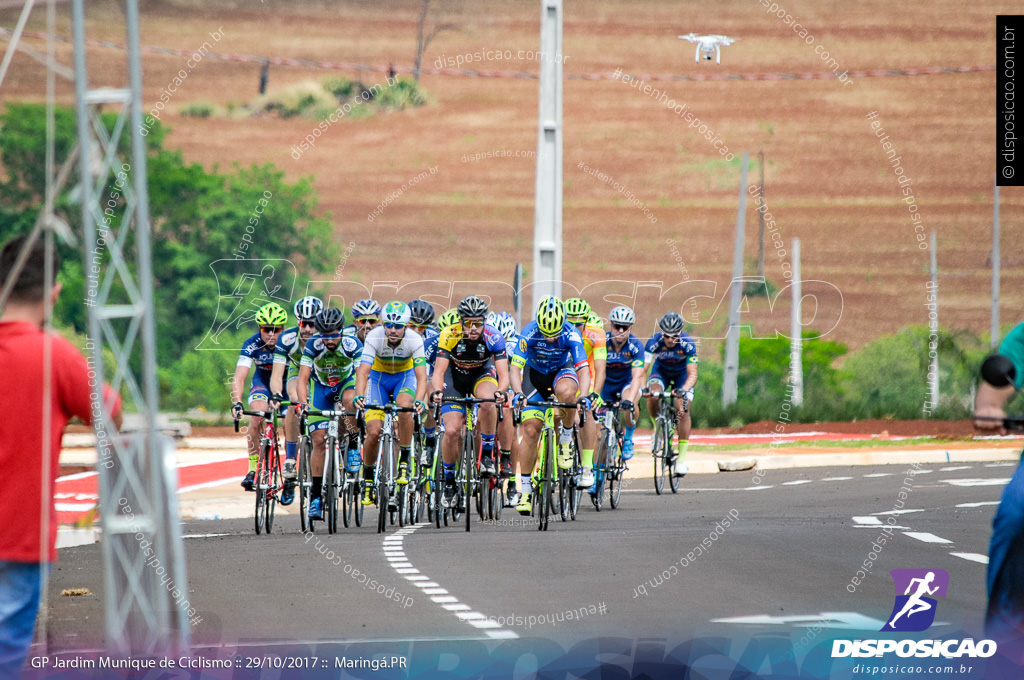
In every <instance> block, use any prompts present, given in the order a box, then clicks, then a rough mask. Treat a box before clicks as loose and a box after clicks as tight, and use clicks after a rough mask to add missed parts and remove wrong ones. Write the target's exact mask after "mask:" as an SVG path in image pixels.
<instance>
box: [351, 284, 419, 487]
mask: <svg viewBox="0 0 1024 680" xmlns="http://www.w3.org/2000/svg"><path fill="white" fill-rule="evenodd" d="M411 317H412V315H411V314H410V312H409V305H407V304H405V303H404V302H389V303H388V304H387V305H386V306H385V307H384V310H383V311H382V313H381V315H380V318H381V321H382V323H381V325H380V326H377V327H376V328H374V329H373V330H372V331H370V332H369V333H367V334H366V341H365V342H364V343H363V354H362V357H361V359H360V363H359V366H358V367H357V368H356V397H355V399H354V400H353V403H354V405H355V406H356V408H359V409H362V408H364V406H365V404H366V403H367V401H369V402H370V403H373V404H379V405H384V404H388V403H390V402H391V401H394V402H395V403H396V404H397V405H398V406H400V407H404V408H408V407H410V406H415V407H416V409H417V410H418V411H419V412H420V414H421V415H422V414H423V411H425V410H426V404H425V403H424V402H423V398H424V396H425V395H426V391H427V359H426V356H425V354H424V352H423V338H422V337H421V336H420V334H419V333H416V332H415V331H411V332H410V331H409V330H408V328H407V327H408V324H409V319H410V318H411ZM383 421H384V413H383V412H381V411H377V410H369V411H367V413H366V440H365V441H364V442H363V462H364V466H363V480H364V483H363V500H362V503H363V505H372V504H373V496H372V487H373V473H374V468H375V467H376V465H377V453H378V451H377V443H378V440H379V437H380V430H381V427H382V426H383V424H384V422H383ZM412 434H413V420H412V414H411V413H399V414H398V443H399V447H400V454H399V459H398V477H396V478H395V483H396V484H408V483H409V476H408V475H409V454H410V453H411V450H412Z"/></svg>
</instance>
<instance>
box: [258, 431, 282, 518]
mask: <svg viewBox="0 0 1024 680" xmlns="http://www.w3.org/2000/svg"><path fill="white" fill-rule="evenodd" d="M268 462H269V463H270V465H269V467H268V468H267V481H268V486H267V493H266V495H265V496H264V497H263V498H264V499H265V502H266V504H267V505H266V508H265V513H264V517H263V524H264V525H265V526H266V528H267V534H268V535H269V534H270V529H271V528H272V527H273V526H274V509H275V508H276V507H277V494H278V492H279V491H280V490H281V489H282V488H283V486H284V485H283V484H282V483H281V454H280V452H279V451H278V450H277V442H274V445H273V447H272V448H271V451H270V460H269V461H268Z"/></svg>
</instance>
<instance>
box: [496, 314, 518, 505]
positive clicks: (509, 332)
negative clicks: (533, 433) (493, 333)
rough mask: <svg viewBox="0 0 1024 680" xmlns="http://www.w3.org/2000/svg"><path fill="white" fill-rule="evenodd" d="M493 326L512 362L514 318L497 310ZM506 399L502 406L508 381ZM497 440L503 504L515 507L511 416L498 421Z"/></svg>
mask: <svg viewBox="0 0 1024 680" xmlns="http://www.w3.org/2000/svg"><path fill="white" fill-rule="evenodd" d="M494 327H495V328H497V329H498V331H499V332H500V333H501V334H502V336H504V338H505V357H506V358H507V359H508V361H509V365H510V366H511V363H512V351H513V350H514V349H515V346H516V344H517V342H518V340H519V329H518V328H517V327H516V319H515V317H514V316H512V315H511V314H509V313H508V312H498V313H497V314H495V316H494ZM507 392H508V400H507V401H506V402H505V404H504V405H503V406H502V408H509V406H510V404H511V400H512V394H513V392H512V385H511V382H510V383H509V388H508V390H507ZM498 440H499V441H500V442H501V461H502V463H501V467H502V469H501V475H502V476H503V477H508V488H507V489H506V491H505V505H506V507H509V508H512V507H515V505H516V503H517V502H519V494H518V493H516V479H515V473H516V466H517V465H518V463H519V461H518V460H516V456H515V454H516V451H515V449H514V448H513V443H514V442H515V441H516V426H515V423H513V422H512V417H511V416H510V415H507V414H506V416H505V417H504V418H503V419H502V420H501V421H500V422H499V423H498ZM505 461H508V468H507V469H506V467H505Z"/></svg>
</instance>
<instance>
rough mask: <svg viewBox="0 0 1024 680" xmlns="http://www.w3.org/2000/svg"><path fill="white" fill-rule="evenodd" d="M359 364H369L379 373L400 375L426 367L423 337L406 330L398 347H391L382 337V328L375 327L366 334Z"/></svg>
mask: <svg viewBox="0 0 1024 680" xmlns="http://www.w3.org/2000/svg"><path fill="white" fill-rule="evenodd" d="M360 363H363V364H369V365H370V368H372V369H373V370H374V371H377V372H379V373H402V372H404V371H411V370H412V369H413V367H414V366H426V365H427V358H426V354H425V353H424V351H423V336H421V335H420V334H419V333H417V332H416V331H413V330H409V329H408V328H407V329H406V330H405V336H404V337H403V338H402V340H401V342H399V343H398V346H396V347H392V346H391V345H390V344H389V343H388V339H387V336H386V335H384V326H377V327H376V328H374V329H373V330H372V331H370V332H369V333H367V334H366V341H365V342H364V343H363V354H362V358H361V359H360Z"/></svg>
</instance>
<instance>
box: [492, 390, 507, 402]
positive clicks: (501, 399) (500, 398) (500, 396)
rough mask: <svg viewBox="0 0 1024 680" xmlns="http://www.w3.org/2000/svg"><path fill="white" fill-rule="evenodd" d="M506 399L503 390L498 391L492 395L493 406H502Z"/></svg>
mask: <svg viewBox="0 0 1024 680" xmlns="http://www.w3.org/2000/svg"><path fill="white" fill-rule="evenodd" d="M507 399H508V395H507V394H506V393H505V391H504V390H498V391H497V392H495V393H494V403H495V404H504V403H505V401H506V400H507Z"/></svg>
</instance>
